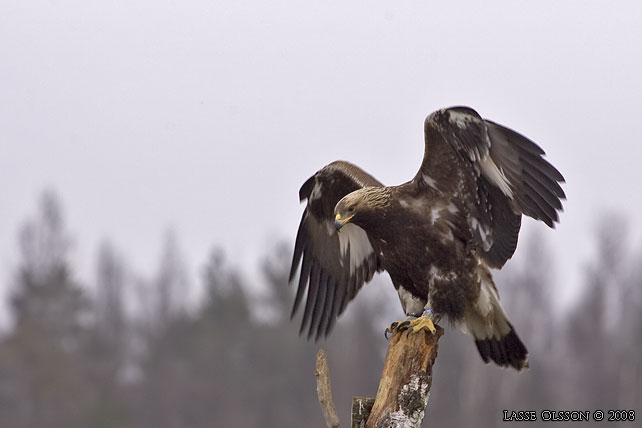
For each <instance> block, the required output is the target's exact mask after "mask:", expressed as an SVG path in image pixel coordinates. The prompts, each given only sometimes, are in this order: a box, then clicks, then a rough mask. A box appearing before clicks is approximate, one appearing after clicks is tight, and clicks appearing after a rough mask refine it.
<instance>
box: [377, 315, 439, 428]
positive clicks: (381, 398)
mask: <svg viewBox="0 0 642 428" xmlns="http://www.w3.org/2000/svg"><path fill="white" fill-rule="evenodd" d="M436 328H437V332H436V333H435V334H431V333H427V332H418V333H415V334H411V335H410V336H408V335H407V334H406V332H405V331H400V332H399V331H398V332H395V333H394V334H393V335H392V337H391V338H390V345H389V346H388V352H387V353H386V360H385V362H384V365H383V373H382V375H381V381H380V382H379V389H378V390H377V397H376V398H375V403H374V405H373V406H372V410H371V412H370V416H369V417H368V420H367V422H366V424H365V428H393V427H394V428H419V427H421V421H422V420H423V418H424V411H425V409H426V405H427V404H428V396H429V395H430V386H431V384H432V367H433V364H434V362H435V359H436V358H437V348H438V345H437V342H438V341H439V338H440V337H441V335H442V334H444V330H443V329H442V328H441V327H439V326H436Z"/></svg>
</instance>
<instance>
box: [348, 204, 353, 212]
mask: <svg viewBox="0 0 642 428" xmlns="http://www.w3.org/2000/svg"><path fill="white" fill-rule="evenodd" d="M348 212H349V213H353V212H354V205H352V206H351V207H350V208H348Z"/></svg>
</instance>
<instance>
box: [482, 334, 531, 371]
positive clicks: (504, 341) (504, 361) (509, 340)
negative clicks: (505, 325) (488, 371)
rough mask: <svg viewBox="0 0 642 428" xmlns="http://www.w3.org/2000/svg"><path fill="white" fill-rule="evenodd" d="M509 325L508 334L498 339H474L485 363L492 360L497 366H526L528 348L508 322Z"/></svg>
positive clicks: (517, 368)
mask: <svg viewBox="0 0 642 428" xmlns="http://www.w3.org/2000/svg"><path fill="white" fill-rule="evenodd" d="M509 326H510V331H509V332H508V334H506V335H504V336H502V337H501V338H500V339H495V338H490V339H482V340H475V344H476V345H477V350H479V355H481V357H482V359H483V360H484V362H485V363H489V362H490V361H491V360H492V361H493V362H494V363H495V364H497V365H498V366H501V367H509V366H510V367H513V368H514V369H516V370H522V369H525V368H527V367H528V350H527V349H526V346H524V343H522V341H521V340H520V338H519V336H517V333H515V329H514V328H513V326H512V325H510V323H509Z"/></svg>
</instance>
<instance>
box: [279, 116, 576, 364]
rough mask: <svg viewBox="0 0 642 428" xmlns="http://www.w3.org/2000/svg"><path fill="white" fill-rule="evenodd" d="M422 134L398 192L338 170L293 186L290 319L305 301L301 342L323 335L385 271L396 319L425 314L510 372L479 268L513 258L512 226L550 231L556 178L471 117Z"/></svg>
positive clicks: (505, 133) (495, 128) (509, 345)
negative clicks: (526, 221)
mask: <svg viewBox="0 0 642 428" xmlns="http://www.w3.org/2000/svg"><path fill="white" fill-rule="evenodd" d="M424 131H425V140H426V141H425V153H424V159H423V162H422V164H421V167H420V169H419V171H418V172H417V174H416V175H415V177H414V178H413V179H412V180H411V181H409V182H407V183H404V184H401V185H399V186H383V184H381V183H380V182H379V181H377V180H376V179H374V178H373V177H372V176H370V175H369V174H367V173H366V172H364V171H363V170H361V169H359V168H358V167H356V166H354V165H352V164H350V163H347V162H343V161H337V162H333V163H331V164H329V165H327V166H325V167H324V168H322V169H321V170H319V171H318V172H317V173H316V174H314V175H313V176H312V177H310V178H309V179H308V180H307V181H306V182H305V183H304V184H303V186H302V187H301V190H300V194H299V196H300V199H301V200H302V201H303V200H307V207H306V209H305V211H304V213H303V217H302V219H301V223H300V225H299V230H298V233H297V238H296V243H295V249H294V257H293V260H292V269H291V272H290V280H292V279H293V278H294V277H295V275H296V272H297V270H298V268H299V266H301V273H300V276H299V284H298V289H297V293H296V297H295V301H294V307H293V310H292V315H294V313H295V312H296V311H297V309H298V307H299V306H300V304H301V302H302V301H303V296H304V294H305V292H306V290H307V297H306V299H305V300H306V303H305V308H304V311H303V321H302V324H301V332H303V331H304V330H306V329H307V331H308V337H311V336H315V338H317V339H318V338H319V337H321V336H324V335H327V334H329V333H330V331H331V330H332V328H333V326H334V322H335V321H336V318H337V317H338V316H339V315H340V314H341V313H342V312H343V311H344V310H345V308H346V305H347V303H348V302H349V301H350V300H352V299H353V298H354V297H355V296H356V294H357V293H358V291H359V289H360V288H361V287H362V286H363V284H364V283H366V282H368V281H369V280H370V279H371V278H372V276H373V275H374V273H375V272H378V271H382V270H386V271H387V272H388V273H389V274H390V277H391V279H392V282H393V284H394V286H395V288H396V289H397V290H398V291H399V296H400V300H401V303H402V306H403V308H404V311H405V312H406V314H408V315H411V314H417V313H421V312H423V310H424V308H426V309H428V308H430V309H431V310H432V311H433V312H434V313H435V314H437V315H438V316H446V317H448V319H449V320H450V321H451V322H453V323H456V324H458V325H459V326H460V327H462V329H464V330H465V331H467V332H469V333H470V334H472V335H473V337H474V338H475V341H476V343H477V348H478V350H479V352H480V354H481V356H482V358H483V359H484V361H485V362H489V361H490V360H492V361H494V362H495V363H497V364H498V365H500V366H511V367H514V368H516V369H518V370H519V369H521V368H523V367H525V366H526V365H527V351H526V347H525V346H524V345H523V343H522V342H521V340H520V339H519V337H518V336H517V334H516V333H515V330H514V329H513V327H512V325H511V324H510V322H509V320H508V317H507V316H506V314H505V312H504V310H503V308H502V307H501V305H500V304H499V296H498V294H497V290H496V288H495V285H494V283H493V280H492V276H491V274H490V271H489V268H501V267H502V266H503V265H504V263H505V262H506V261H507V260H508V259H510V258H511V257H512V255H513V253H514V252H515V249H516V246H517V237H518V234H519V229H520V225H521V217H522V214H526V215H528V216H530V217H533V218H535V219H537V220H541V221H543V222H544V223H546V224H547V225H548V226H550V227H553V226H554V223H555V222H557V221H558V212H559V211H561V209H562V204H561V201H560V199H564V198H565V195H564V192H563V190H562V188H561V187H560V185H559V183H560V182H563V181H564V178H563V177H562V175H561V174H560V173H559V172H558V171H557V169H555V167H553V166H552V165H551V164H550V163H548V162H547V161H546V160H545V159H544V157H543V156H544V151H543V150H542V149H541V148H539V147H538V146H537V145H536V144H535V143H533V142H532V141H530V140H528V139H527V138H526V137H524V136H522V135H520V134H518V133H516V132H515V131H512V130H510V129H508V128H505V127H503V126H501V125H498V124H496V123H494V122H491V121H488V120H484V119H482V118H481V117H480V116H479V115H478V114H477V112H475V111H474V110H472V109H470V108H467V107H453V108H449V109H443V110H438V111H436V112H434V113H432V114H431V115H430V116H428V118H426V121H425V124H424Z"/></svg>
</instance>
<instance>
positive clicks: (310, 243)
mask: <svg viewBox="0 0 642 428" xmlns="http://www.w3.org/2000/svg"><path fill="white" fill-rule="evenodd" d="M368 186H383V185H382V184H381V183H380V182H379V181H377V180H376V179H374V178H373V177H372V176H370V175H369V174H367V173H366V172H364V171H363V170H361V169H360V168H358V167H356V166H354V165H352V164H350V163H347V162H342V161H337V162H333V163H331V164H329V165H327V166H325V167H324V168H322V169H321V170H319V171H318V172H317V173H316V174H314V175H313V176H312V177H310V178H309V179H308V180H307V181H306V182H305V183H304V184H303V186H301V190H300V191H299V197H300V199H301V201H303V200H305V199H307V206H306V208H305V211H304V212H303V217H302V218H301V223H300V224H299V230H298V232H297V237H296V242H295V246H294V256H293V257H292V268H291V270H290V281H292V279H293V278H294V276H295V275H296V272H297V270H298V267H299V265H301V274H300V276H299V286H298V288H297V291H296V297H295V299H294V307H293V308H292V315H291V317H293V316H294V314H295V313H296V311H297V309H298V307H299V305H300V303H301V301H302V299H303V294H304V293H305V291H306V289H307V299H306V303H305V309H304V311H303V320H302V322H301V329H300V332H303V331H304V330H305V328H306V326H307V325H308V323H309V327H308V338H310V337H311V336H312V335H313V334H316V339H318V338H319V337H320V336H322V335H324V336H327V335H328V334H329V333H330V331H331V330H332V327H333V326H334V323H335V321H336V319H337V317H338V316H339V315H340V314H341V313H342V312H343V310H344V309H345V307H346V305H347V303H348V302H349V301H350V300H352V299H353V298H354V297H355V296H356V294H357V292H358V291H359V289H360V288H361V286H362V285H363V284H364V283H366V282H367V281H369V280H370V279H372V276H373V275H374V273H375V272H376V271H378V270H379V261H378V259H377V256H376V254H375V251H374V249H373V247H372V244H371V241H370V238H369V237H368V235H367V234H366V232H365V231H364V230H363V229H362V228H360V227H359V226H356V225H354V224H352V223H348V224H346V225H344V226H343V227H342V228H341V230H340V231H337V230H336V227H335V226H334V207H335V205H336V204H337V202H339V200H340V199H341V198H343V197H344V196H345V195H347V194H348V193H351V192H353V191H355V190H357V189H359V188H362V187H368Z"/></svg>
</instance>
